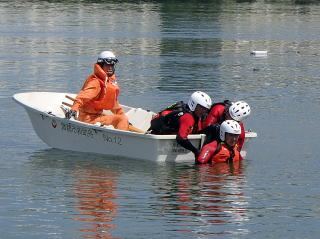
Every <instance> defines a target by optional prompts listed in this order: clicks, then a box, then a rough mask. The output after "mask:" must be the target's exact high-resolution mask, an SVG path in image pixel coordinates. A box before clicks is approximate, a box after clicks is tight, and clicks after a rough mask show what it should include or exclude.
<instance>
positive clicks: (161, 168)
mask: <svg viewBox="0 0 320 239" xmlns="http://www.w3.org/2000/svg"><path fill="white" fill-rule="evenodd" d="M66 155H67V156H66ZM32 159H33V160H32V165H33V166H35V167H36V168H37V170H39V169H40V170H43V171H44V170H46V172H45V173H46V174H47V173H50V172H52V173H54V171H55V170H52V169H53V168H58V169H59V171H61V170H60V169H63V174H62V175H64V177H65V176H66V178H68V180H69V183H70V182H72V183H71V185H70V184H69V183H67V184H66V185H64V186H65V187H66V188H67V189H68V190H71V191H70V194H71V195H72V198H71V199H70V200H71V201H70V203H71V205H72V206H71V207H72V208H73V210H72V212H71V213H70V214H69V215H71V216H72V220H74V221H76V222H79V228H78V229H77V230H78V231H79V233H80V235H79V237H81V238H114V237H113V236H112V233H115V229H116V228H117V230H119V229H120V228H122V227H123V226H124V225H121V223H120V224H119V221H117V222H116V221H115V219H116V218H121V216H122V215H118V214H119V207H120V206H121V207H123V208H125V207H126V206H127V205H126V204H125V203H126V202H125V201H124V204H123V205H118V204H117V202H119V200H118V199H119V198H120V197H121V198H122V199H123V198H124V196H123V195H121V194H122V193H123V191H121V190H119V188H120V189H121V188H123V185H117V184H118V183H119V180H120V181H122V180H121V178H122V177H123V175H128V173H130V174H132V175H135V176H134V177H136V175H139V178H140V179H141V180H140V181H139V182H143V183H144V184H146V188H150V186H151V187H152V188H154V189H155V190H154V191H153V192H150V191H148V190H147V192H146V193H149V194H148V197H150V198H152V197H154V198H155V199H156V202H155V201H153V203H152V204H148V203H149V202H148V201H141V204H140V203H137V204H136V206H137V208H136V209H135V210H137V211H139V210H141V214H143V210H145V207H146V205H145V204H148V207H149V208H150V209H151V210H152V213H153V215H159V214H160V215H162V216H164V217H165V219H161V216H160V217H159V218H157V219H159V220H160V224H162V223H164V224H167V223H170V227H169V228H168V230H169V231H172V230H174V231H183V233H185V232H187V233H190V234H192V235H194V234H197V235H198V236H200V237H202V236H208V235H210V236H213V235H225V234H232V235H239V234H242V235H243V234H245V235H246V234H247V233H248V230H247V229H246V228H245V225H246V224H247V221H248V218H249V216H248V213H247V206H248V205H247V204H248V198H247V197H246V196H245V194H244V190H245V187H246V180H245V174H244V173H243V171H244V170H243V169H244V167H243V165H242V163H239V162H238V163H233V164H224V163H221V164H216V165H210V164H208V165H194V164H190V165H189V164H181V165H180V164H176V163H168V164H161V165H160V164H155V163H146V162H144V161H138V160H137V161H132V160H126V159H121V160H119V159H112V158H108V159H106V158H105V157H102V156H94V155H92V154H88V155H85V154H81V153H70V152H66V151H60V150H53V149H51V150H45V151H41V152H38V153H36V154H34V155H33V156H32ZM128 179H129V180H130V179H131V177H129V178H127V180H128ZM60 182H61V180H59V181H58V182H55V181H52V182H51V184H52V185H54V184H55V183H56V184H57V183H60ZM122 183H127V184H128V185H131V183H132V182H128V181H126V182H124V181H122ZM126 193H130V194H136V193H137V192H135V191H130V192H126ZM140 196H141V195H140ZM136 197H138V198H139V193H138V194H137V195H136ZM141 199H145V195H144V196H143V197H142V198H141ZM64 200H65V199H64ZM141 220H142V221H144V220H146V221H145V222H146V225H147V224H148V222H149V218H148V217H147V218H144V216H141ZM167 220H168V221H169V222H168V221H167ZM119 227H120V228H119ZM124 230H125V229H124ZM146 231H148V229H146Z"/></svg>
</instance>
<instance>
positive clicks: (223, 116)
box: [200, 101, 251, 151]
mask: <svg viewBox="0 0 320 239" xmlns="http://www.w3.org/2000/svg"><path fill="white" fill-rule="evenodd" d="M225 102H226V101H225ZM225 102H224V103H218V104H214V106H213V107H211V109H210V112H209V114H208V116H207V118H206V119H205V121H204V122H202V123H201V128H202V130H201V131H200V133H205V134H206V135H207V137H206V141H205V143H204V144H207V143H209V142H211V141H213V140H217V139H218V138H219V127H220V124H221V123H222V122H223V121H225V120H235V121H237V122H238V123H239V124H240V127H241V134H240V136H239V139H238V148H239V151H241V149H242V147H243V144H244V139H245V128H244V124H243V122H242V121H243V120H244V119H245V118H247V117H248V116H249V115H250V113H251V109H250V106H249V105H248V104H247V103H246V102H244V101H237V102H234V103H231V105H230V104H228V103H225Z"/></svg>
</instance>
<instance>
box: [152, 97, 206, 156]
mask: <svg viewBox="0 0 320 239" xmlns="http://www.w3.org/2000/svg"><path fill="white" fill-rule="evenodd" d="M211 104H212V101H211V98H210V96H209V95H207V94H206V93H204V92H201V91H196V92H194V93H193V94H192V95H191V97H190V99H189V101H188V104H185V103H183V102H178V103H176V104H174V105H172V106H169V107H167V108H166V109H165V110H163V111H161V112H159V113H158V114H157V115H156V116H155V117H154V118H153V119H152V120H151V127H150V128H149V130H148V131H149V132H150V133H152V134H161V135H163V134H176V135H177V136H176V140H177V143H178V144H180V145H181V146H182V147H184V148H186V149H188V150H190V151H192V152H193V153H194V155H195V157H197V156H198V155H199V149H197V148H196V147H194V146H193V144H192V143H191V142H190V141H189V140H188V138H187V137H188V135H189V134H192V133H196V132H197V131H198V123H199V119H200V118H201V117H203V116H204V115H205V114H206V113H207V112H208V110H209V109H210V107H211Z"/></svg>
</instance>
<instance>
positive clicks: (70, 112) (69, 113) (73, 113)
mask: <svg viewBox="0 0 320 239" xmlns="http://www.w3.org/2000/svg"><path fill="white" fill-rule="evenodd" d="M65 116H66V118H67V119H71V117H74V119H78V112H77V111H74V110H67V111H66V114H65Z"/></svg>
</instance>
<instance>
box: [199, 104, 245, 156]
mask: <svg viewBox="0 0 320 239" xmlns="http://www.w3.org/2000/svg"><path fill="white" fill-rule="evenodd" d="M225 108H226V107H225V106H224V105H222V104H217V105H215V106H213V107H212V108H211V110H210V112H209V114H208V116H207V118H206V120H205V121H204V122H203V123H202V124H201V128H202V129H205V128H206V127H208V126H210V125H212V124H217V123H219V124H221V123H222V122H223V121H224V120H225ZM239 124H240V127H241V134H240V136H239V139H238V143H237V144H238V148H239V151H241V149H242V147H243V144H244V139H245V128H244V124H243V123H242V122H239Z"/></svg>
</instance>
